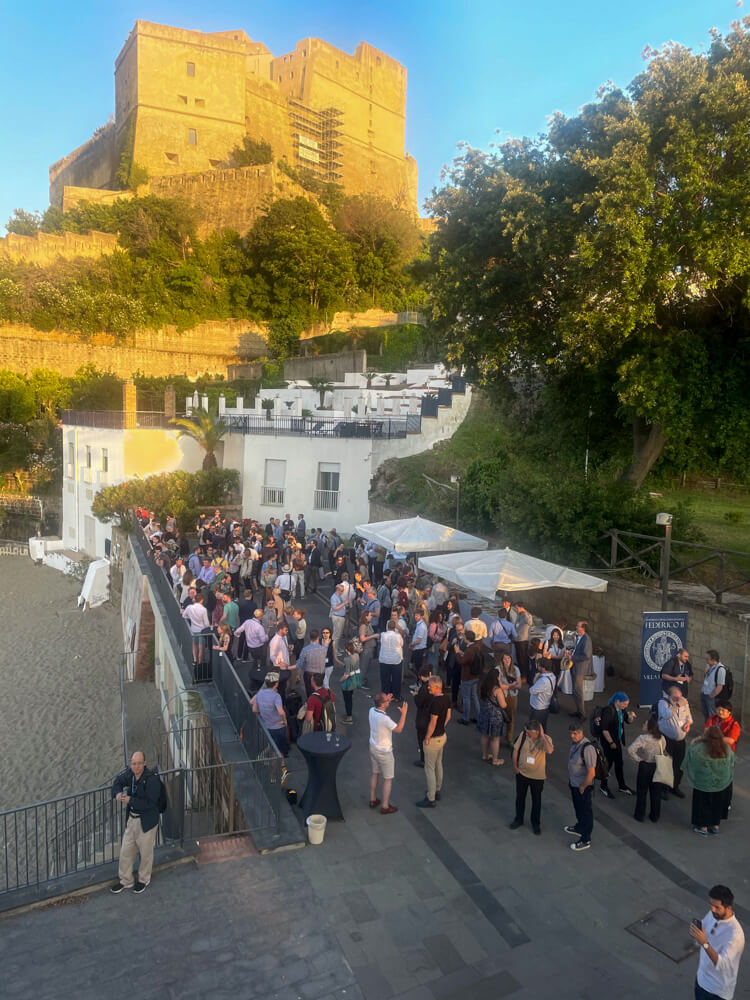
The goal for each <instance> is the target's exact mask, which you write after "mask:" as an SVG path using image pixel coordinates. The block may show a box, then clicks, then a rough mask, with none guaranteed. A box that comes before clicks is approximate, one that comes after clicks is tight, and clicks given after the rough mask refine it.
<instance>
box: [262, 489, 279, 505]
mask: <svg viewBox="0 0 750 1000" xmlns="http://www.w3.org/2000/svg"><path fill="white" fill-rule="evenodd" d="M262 502H263V504H264V505H265V506H274V507H283V506H284V487H283V486H264V487H263V500H262Z"/></svg>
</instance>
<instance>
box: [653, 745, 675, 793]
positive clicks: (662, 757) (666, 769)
mask: <svg viewBox="0 0 750 1000" xmlns="http://www.w3.org/2000/svg"><path fill="white" fill-rule="evenodd" d="M654 763H655V764H656V770H655V771H654V777H653V778H652V781H655V782H656V783H657V784H659V785H666V786H667V787H668V788H672V787H674V764H673V762H672V758H671V757H670V756H669V754H666V753H658V754H656V756H655V757H654Z"/></svg>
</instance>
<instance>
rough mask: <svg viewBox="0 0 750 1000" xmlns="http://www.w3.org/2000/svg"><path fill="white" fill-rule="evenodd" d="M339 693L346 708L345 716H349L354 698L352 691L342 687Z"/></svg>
mask: <svg viewBox="0 0 750 1000" xmlns="http://www.w3.org/2000/svg"><path fill="white" fill-rule="evenodd" d="M305 676H307V675H305ZM341 693H342V695H343V696H344V708H345V709H346V714H347V717H348V718H351V715H352V701H353V699H354V692H353V691H344V689H343V688H342V689H341ZM308 697H309V695H308Z"/></svg>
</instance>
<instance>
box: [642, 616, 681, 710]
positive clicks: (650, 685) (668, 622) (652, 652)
mask: <svg viewBox="0 0 750 1000" xmlns="http://www.w3.org/2000/svg"><path fill="white" fill-rule="evenodd" d="M687 624H688V615H687V611H644V612H643V626H642V630H641V702H640V703H641V706H642V707H645V706H647V705H655V704H656V703H657V701H658V700H659V697H660V695H661V670H662V667H663V666H664V664H665V663H666V662H667V661H668V660H671V659H672V657H673V656H674V655H675V653H676V652H677V650H678V649H683V648H684V647H685V646H686V644H687Z"/></svg>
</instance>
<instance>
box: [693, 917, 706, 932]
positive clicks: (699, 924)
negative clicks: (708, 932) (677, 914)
mask: <svg viewBox="0 0 750 1000" xmlns="http://www.w3.org/2000/svg"><path fill="white" fill-rule="evenodd" d="M691 923H692V924H694V925H695V926H696V927H697V928H698V930H699V931H702V930H703V921H702V920H699V919H698V918H697V917H693V919H692V921H691Z"/></svg>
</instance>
